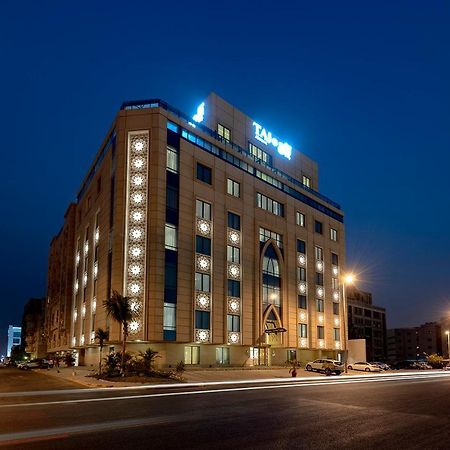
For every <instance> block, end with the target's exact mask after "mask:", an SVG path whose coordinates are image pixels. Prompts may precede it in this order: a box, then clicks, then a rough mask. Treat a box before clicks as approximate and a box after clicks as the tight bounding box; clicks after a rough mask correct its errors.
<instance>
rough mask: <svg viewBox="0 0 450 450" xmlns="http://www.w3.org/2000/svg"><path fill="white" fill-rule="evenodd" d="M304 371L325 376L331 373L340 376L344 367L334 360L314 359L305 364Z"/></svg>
mask: <svg viewBox="0 0 450 450" xmlns="http://www.w3.org/2000/svg"><path fill="white" fill-rule="evenodd" d="M305 369H306V370H307V371H308V372H311V371H313V372H321V373H324V374H325V375H331V374H332V373H335V374H336V375H340V374H341V373H342V372H343V371H344V365H343V364H342V363H341V362H340V361H336V360H335V359H316V360H314V361H311V362H309V363H308V364H306V366H305Z"/></svg>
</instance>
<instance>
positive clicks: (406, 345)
mask: <svg viewBox="0 0 450 450" xmlns="http://www.w3.org/2000/svg"><path fill="white" fill-rule="evenodd" d="M387 342H388V359H389V360H390V361H393V362H395V361H404V360H418V359H425V358H426V357H427V355H432V354H437V355H441V356H442V355H443V353H442V336H441V326H440V324H439V323H437V322H427V323H424V324H423V325H420V326H418V327H411V328H394V329H391V330H388V331H387Z"/></svg>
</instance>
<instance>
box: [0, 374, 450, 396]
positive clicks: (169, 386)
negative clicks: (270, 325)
mask: <svg viewBox="0 0 450 450" xmlns="http://www.w3.org/2000/svg"><path fill="white" fill-rule="evenodd" d="M437 375H442V376H450V372H425V373H417V371H415V372H400V373H371V374H370V375H359V374H355V375H345V376H344V377H343V378H340V379H339V380H340V382H343V381H347V380H354V379H361V378H364V379H368V378H369V379H374V378H397V377H401V378H402V379H403V377H405V376H414V377H434V376H437ZM319 380H322V382H324V383H328V382H329V379H328V378H324V377H323V376H311V377H307V378H300V377H299V378H294V379H291V378H261V379H257V380H255V379H252V380H235V381H202V382H195V383H170V384H169V383H165V384H152V385H142V386H117V387H100V388H85V389H58V390H51V391H22V392H0V398H6V397H38V396H47V395H70V394H89V393H92V392H112V391H134V390H148V389H177V388H190V387H205V386H230V385H240V384H262V383H280V384H282V383H298V384H302V383H305V382H311V381H319Z"/></svg>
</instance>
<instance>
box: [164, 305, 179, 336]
mask: <svg viewBox="0 0 450 450" xmlns="http://www.w3.org/2000/svg"><path fill="white" fill-rule="evenodd" d="M176 306H177V305H176V304H175V303H164V318H163V329H164V330H171V331H175V329H176Z"/></svg>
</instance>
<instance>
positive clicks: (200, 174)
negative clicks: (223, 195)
mask: <svg viewBox="0 0 450 450" xmlns="http://www.w3.org/2000/svg"><path fill="white" fill-rule="evenodd" d="M197 180H200V181H203V182H204V183H208V184H212V170H211V169H210V168H209V167H206V166H204V165H203V164H200V163H197Z"/></svg>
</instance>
